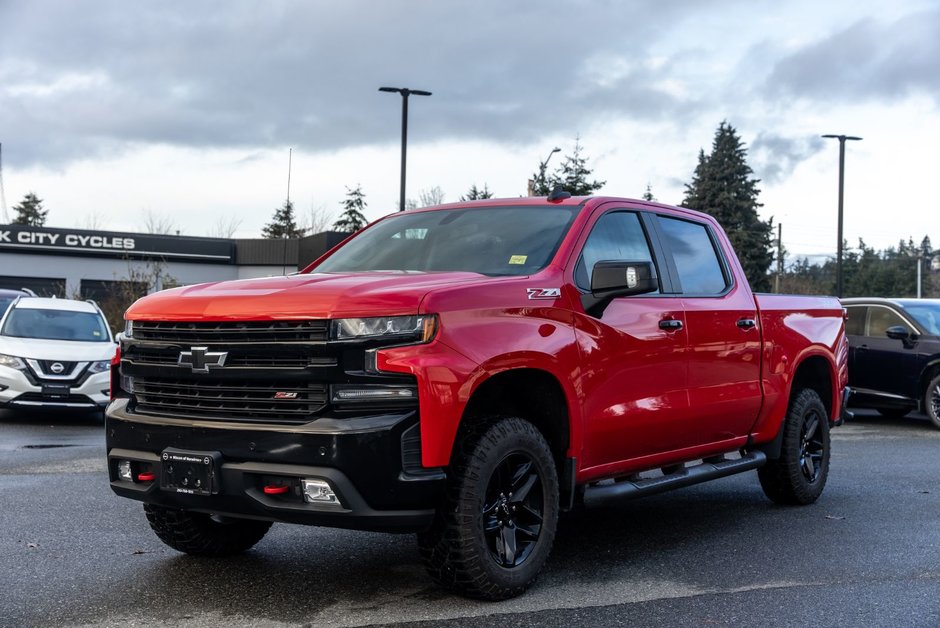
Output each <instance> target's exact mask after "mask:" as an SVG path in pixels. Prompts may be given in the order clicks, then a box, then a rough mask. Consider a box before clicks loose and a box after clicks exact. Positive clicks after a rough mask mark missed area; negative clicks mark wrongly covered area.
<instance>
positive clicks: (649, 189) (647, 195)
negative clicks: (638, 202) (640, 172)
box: [641, 183, 656, 203]
mask: <svg viewBox="0 0 940 628" xmlns="http://www.w3.org/2000/svg"><path fill="white" fill-rule="evenodd" d="M641 198H642V199H643V200H644V201H650V202H651V203H652V202H654V201H655V200H656V197H655V196H653V186H651V185H650V184H649V183H647V184H646V191H645V192H643V196H642V197H641Z"/></svg>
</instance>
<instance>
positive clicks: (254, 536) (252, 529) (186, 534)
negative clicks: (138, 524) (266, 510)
mask: <svg viewBox="0 0 940 628" xmlns="http://www.w3.org/2000/svg"><path fill="white" fill-rule="evenodd" d="M144 512H145V513H147V521H149V522H150V527H151V528H152V529H153V531H154V532H155V533H156V534H157V536H158V537H160V540H161V541H163V542H164V543H166V544H167V545H169V546H170V547H172V548H173V549H175V550H178V551H180V552H184V553H186V554H192V555H194V556H230V555H232V554H240V553H242V552H244V551H246V550H248V549H250V548H251V547H252V546H253V545H254V544H255V543H257V542H258V541H260V540H261V539H262V538H263V537H264V535H265V534H266V533H267V531H268V529H269V528H270V527H271V522H270V521H255V520H253V519H233V518H230V517H225V518H219V517H215V516H213V515H207V514H204V513H201V512H190V511H188V510H175V509H173V508H163V507H162V506H152V505H150V504H144Z"/></svg>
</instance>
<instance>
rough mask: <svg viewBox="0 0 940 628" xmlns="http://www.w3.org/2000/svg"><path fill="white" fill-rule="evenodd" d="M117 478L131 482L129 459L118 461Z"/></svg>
mask: <svg viewBox="0 0 940 628" xmlns="http://www.w3.org/2000/svg"><path fill="white" fill-rule="evenodd" d="M118 479H120V480H124V481H125V482H133V481H134V474H133V473H132V472H131V461H130V460H121V461H119V462H118Z"/></svg>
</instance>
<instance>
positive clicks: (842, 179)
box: [822, 135, 862, 299]
mask: <svg viewBox="0 0 940 628" xmlns="http://www.w3.org/2000/svg"><path fill="white" fill-rule="evenodd" d="M822 137H825V138H827V139H837V140H839V242H838V246H837V248H836V296H837V297H839V298H840V299H841V298H842V197H843V190H844V188H845V141H846V140H849V141H852V140H861V139H862V138H860V137H855V136H854V135H823V136H822Z"/></svg>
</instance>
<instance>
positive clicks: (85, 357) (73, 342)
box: [0, 297, 116, 410]
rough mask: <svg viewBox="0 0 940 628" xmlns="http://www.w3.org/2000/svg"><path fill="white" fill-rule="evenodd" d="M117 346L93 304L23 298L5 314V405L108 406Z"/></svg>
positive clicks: (0, 392)
mask: <svg viewBox="0 0 940 628" xmlns="http://www.w3.org/2000/svg"><path fill="white" fill-rule="evenodd" d="M115 349H116V345H115V343H114V338H113V337H112V336H111V331H110V330H109V329H108V323H107V321H106V320H105V317H104V315H103V314H102V313H101V310H100V309H99V308H98V306H97V305H95V304H94V303H93V302H90V301H87V302H86V301H72V300H68V299H46V298H38V297H30V298H23V299H17V300H16V301H14V302H13V304H12V305H11V306H10V307H9V309H8V310H7V311H6V314H4V315H3V318H0V407H9V408H26V407H41V408H72V409H76V410H95V409H103V408H104V406H105V405H107V403H108V396H109V388H110V367H111V358H112V357H113V356H114V353H115Z"/></svg>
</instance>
